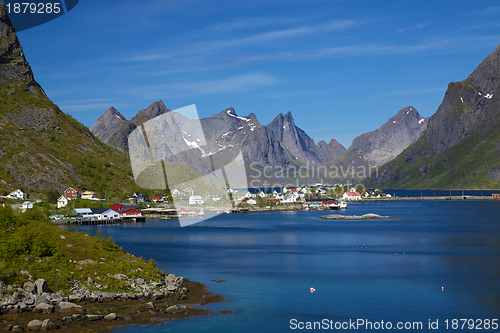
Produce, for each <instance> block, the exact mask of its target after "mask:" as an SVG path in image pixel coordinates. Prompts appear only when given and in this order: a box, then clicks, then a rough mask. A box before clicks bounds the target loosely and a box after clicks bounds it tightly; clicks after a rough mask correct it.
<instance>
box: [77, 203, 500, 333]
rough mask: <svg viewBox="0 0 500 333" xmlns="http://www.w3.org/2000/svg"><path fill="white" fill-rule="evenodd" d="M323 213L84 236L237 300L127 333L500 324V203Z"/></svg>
mask: <svg viewBox="0 0 500 333" xmlns="http://www.w3.org/2000/svg"><path fill="white" fill-rule="evenodd" d="M325 213H330V212H325V211H323V212H315V211H309V212H282V213H280V212H270V213H258V214H222V215H220V216H217V217H216V218H214V219H211V220H208V221H205V222H202V223H198V224H194V225H192V226H190V227H185V228H180V227H179V224H178V222H176V221H150V222H147V223H144V224H137V225H131V224H128V225H125V224H124V225H114V226H101V227H97V226H84V227H79V228H78V230H79V231H88V232H90V233H96V232H97V230H99V229H100V230H101V231H102V232H103V233H104V234H105V235H109V236H112V237H113V239H114V241H115V242H116V243H117V244H119V245H120V246H122V247H124V248H125V250H126V251H127V252H130V253H132V254H134V255H136V256H143V257H144V258H154V259H155V260H156V261H157V262H158V264H159V267H160V268H161V269H163V270H164V272H166V273H174V274H176V275H180V276H184V277H189V278H190V279H192V280H195V281H201V282H204V283H206V284H207V285H208V286H209V288H210V289H211V290H212V291H213V292H215V293H219V294H222V295H224V296H226V297H228V298H229V299H230V301H228V302H223V303H219V304H215V305H210V308H212V309H214V310H216V311H219V310H232V311H234V313H231V314H214V315H210V316H204V317H197V318H190V319H183V320H176V321H172V322H170V323H169V324H167V325H162V326H149V327H131V328H125V329H124V330H123V331H126V332H129V331H130V332H136V331H139V332H288V331H297V330H292V329H290V320H291V319H296V320H297V321H302V322H314V321H322V320H323V319H328V320H332V321H333V323H334V324H335V322H340V323H342V322H346V321H349V320H353V321H356V320H357V319H364V320H368V321H371V322H372V323H375V322H380V321H382V320H383V321H384V323H386V322H388V321H390V322H391V324H393V325H394V326H395V325H396V324H397V322H422V323H423V327H424V330H421V331H426V330H427V326H428V322H429V319H431V320H432V321H435V320H436V319H438V320H439V328H440V330H439V331H446V329H445V327H446V326H445V323H444V320H446V319H449V320H450V330H451V320H452V319H454V318H458V319H460V318H467V319H477V318H489V319H493V318H498V319H499V320H500V283H499V282H500V218H499V213H500V202H493V201H487V202H467V201H433V202H428V201H422V202H420V201H417V202H371V203H352V204H349V206H348V209H347V211H344V212H341V213H342V214H349V215H360V214H364V213H377V214H381V215H390V216H395V217H399V218H401V219H398V220H371V221H327V220H322V219H318V218H316V216H318V215H324V214H325ZM408 218H410V219H408ZM213 279H224V280H227V282H222V283H215V282H210V280H213ZM310 287H314V288H315V289H316V291H315V292H314V293H310V292H309V288H310ZM442 287H445V290H444V291H442V290H441V288H442ZM363 327H365V326H363ZM360 328H361V327H360Z"/></svg>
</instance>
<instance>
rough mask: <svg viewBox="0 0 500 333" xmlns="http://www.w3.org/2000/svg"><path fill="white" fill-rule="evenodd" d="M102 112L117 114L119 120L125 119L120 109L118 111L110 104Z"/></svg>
mask: <svg viewBox="0 0 500 333" xmlns="http://www.w3.org/2000/svg"><path fill="white" fill-rule="evenodd" d="M104 114H109V115H111V116H117V117H118V118H120V119H121V120H124V121H127V118H125V117H124V116H123V115H122V114H121V113H120V111H118V110H117V109H115V107H114V106H110V107H109V108H108V109H107V110H106V111H105V112H104Z"/></svg>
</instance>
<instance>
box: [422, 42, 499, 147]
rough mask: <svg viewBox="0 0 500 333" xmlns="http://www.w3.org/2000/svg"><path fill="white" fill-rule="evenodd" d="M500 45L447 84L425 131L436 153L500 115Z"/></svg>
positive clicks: (485, 126) (487, 125)
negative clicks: (462, 77) (467, 72)
mask: <svg viewBox="0 0 500 333" xmlns="http://www.w3.org/2000/svg"><path fill="white" fill-rule="evenodd" d="M499 57H500V46H499V47H498V48H497V49H496V50H495V51H494V52H493V53H492V54H490V55H489V56H488V57H487V58H486V59H484V61H483V62H481V64H480V65H479V66H478V67H477V68H476V69H475V70H474V71H473V72H472V74H471V75H470V76H469V77H468V78H467V79H466V80H464V81H462V82H452V83H450V84H449V85H448V90H447V91H446V93H445V96H444V99H443V102H442V103H441V105H440V106H439V108H438V110H437V111H436V113H435V114H434V115H433V116H432V117H431V120H430V122H429V129H428V131H427V133H426V135H425V137H426V139H427V142H428V143H429V145H430V146H431V148H432V150H433V152H434V153H436V154H440V153H442V152H443V151H445V150H446V149H448V148H450V147H453V146H454V145H456V144H457V143H459V142H460V141H462V140H463V139H464V138H465V137H466V136H467V135H470V134H472V133H475V132H482V131H484V130H488V129H489V128H490V126H491V124H492V123H494V122H496V121H498V119H500V118H499V104H498V103H499V98H500V96H499V92H500V73H499V71H500V59H499Z"/></svg>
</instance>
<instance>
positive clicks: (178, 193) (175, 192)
mask: <svg viewBox="0 0 500 333" xmlns="http://www.w3.org/2000/svg"><path fill="white" fill-rule="evenodd" d="M172 195H181V191H179V190H178V189H174V190H173V191H172Z"/></svg>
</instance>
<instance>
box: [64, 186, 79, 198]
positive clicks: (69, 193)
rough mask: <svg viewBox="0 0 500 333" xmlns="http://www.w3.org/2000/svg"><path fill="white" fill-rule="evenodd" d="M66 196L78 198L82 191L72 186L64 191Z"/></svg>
mask: <svg viewBox="0 0 500 333" xmlns="http://www.w3.org/2000/svg"><path fill="white" fill-rule="evenodd" d="M64 196H65V197H66V198H68V199H78V198H80V191H78V190H77V189H76V188H74V187H73V186H71V187H68V188H67V189H66V191H64Z"/></svg>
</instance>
